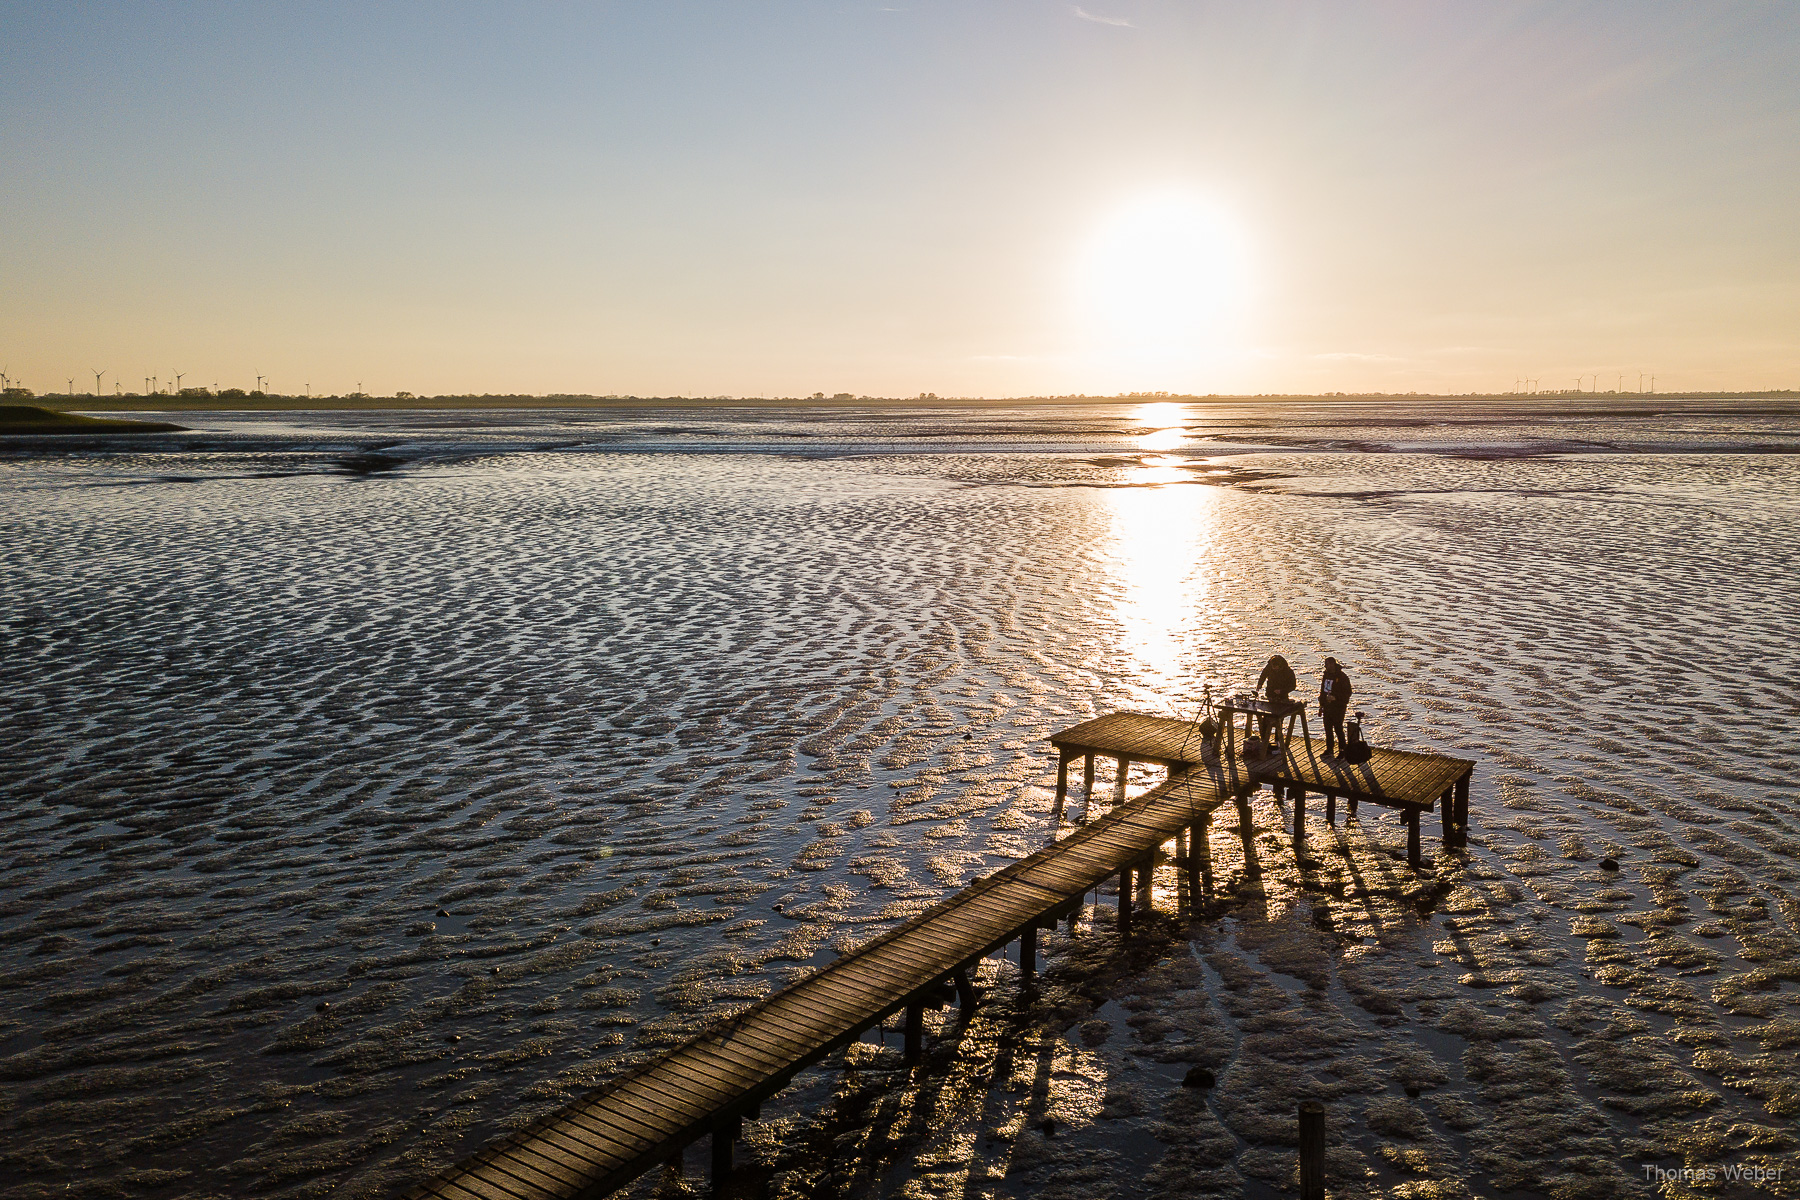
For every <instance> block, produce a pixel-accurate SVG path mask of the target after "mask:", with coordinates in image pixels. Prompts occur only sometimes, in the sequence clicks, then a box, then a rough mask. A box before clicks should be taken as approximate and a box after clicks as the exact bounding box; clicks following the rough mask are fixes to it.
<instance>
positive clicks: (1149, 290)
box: [1078, 194, 1249, 350]
mask: <svg viewBox="0 0 1800 1200" xmlns="http://www.w3.org/2000/svg"><path fill="white" fill-rule="evenodd" d="M1248 273H1249V272H1248V253H1247V247H1246V245H1245V239H1244V236H1243V232H1242V230H1241V229H1240V228H1239V227H1238V225H1237V223H1236V222H1235V221H1234V220H1233V219H1232V217H1231V215H1230V214H1229V213H1228V212H1226V211H1225V210H1224V209H1222V208H1220V207H1218V206H1217V205H1214V204H1211V203H1208V202H1206V201H1203V200H1201V199H1199V198H1197V197H1194V196H1188V195H1171V194H1165V195H1156V196H1146V197H1142V198H1140V199H1138V200H1136V201H1134V202H1132V203H1130V204H1127V205H1125V206H1124V207H1123V208H1121V209H1119V210H1118V211H1116V212H1115V213H1113V214H1112V216H1111V217H1109V218H1108V219H1107V220H1106V221H1105V222H1104V223H1103V224H1102V225H1101V227H1100V229H1099V230H1098V232H1097V233H1096V234H1095V235H1094V237H1093V239H1092V240H1091V242H1090V243H1089V244H1088V246H1087V248H1086V252H1085V254H1084V255H1083V256H1082V260H1081V270H1080V272H1079V276H1080V278H1079V285H1078V286H1079V288H1080V292H1081V298H1082V302H1083V306H1084V307H1085V308H1086V309H1087V310H1088V312H1089V316H1090V319H1091V320H1092V321H1093V322H1094V323H1095V324H1096V325H1098V326H1099V327H1100V331H1101V332H1103V333H1105V334H1106V335H1108V336H1110V337H1111V338H1113V339H1116V340H1119V341H1123V342H1126V343H1129V344H1136V345H1143V346H1149V347H1161V348H1167V349H1170V350H1177V349H1181V348H1184V347H1199V346H1203V345H1207V344H1211V343H1215V342H1216V341H1217V340H1218V338H1219V337H1220V336H1221V334H1222V333H1223V332H1224V331H1225V330H1226V329H1227V328H1228V327H1229V326H1231V325H1232V324H1233V323H1234V322H1235V319H1236V318H1237V316H1238V315H1239V313H1240V311H1241V310H1242V308H1243V305H1244V299H1245V292H1246V284H1247V280H1248Z"/></svg>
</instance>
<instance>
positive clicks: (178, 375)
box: [169, 371, 187, 396]
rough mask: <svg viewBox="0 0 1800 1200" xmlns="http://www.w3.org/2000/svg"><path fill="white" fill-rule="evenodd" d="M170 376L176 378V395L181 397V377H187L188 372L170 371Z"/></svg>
mask: <svg viewBox="0 0 1800 1200" xmlns="http://www.w3.org/2000/svg"><path fill="white" fill-rule="evenodd" d="M169 374H171V375H173V376H175V394H176V395H177V396H179V395H181V377H182V376H183V375H186V374H187V372H186V371H170V372H169Z"/></svg>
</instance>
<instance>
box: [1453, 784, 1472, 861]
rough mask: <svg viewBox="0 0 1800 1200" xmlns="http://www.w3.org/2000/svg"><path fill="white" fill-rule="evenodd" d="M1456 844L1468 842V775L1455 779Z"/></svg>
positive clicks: (1463, 844)
mask: <svg viewBox="0 0 1800 1200" xmlns="http://www.w3.org/2000/svg"><path fill="white" fill-rule="evenodd" d="M1456 844H1457V845H1458V846H1467V845H1468V844H1469V776H1468V775H1464V776H1463V777H1462V778H1461V779H1459V780H1457V781H1456Z"/></svg>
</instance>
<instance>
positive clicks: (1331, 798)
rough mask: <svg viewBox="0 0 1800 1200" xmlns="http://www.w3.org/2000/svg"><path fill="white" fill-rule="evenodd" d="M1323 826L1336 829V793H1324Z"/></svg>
mask: <svg viewBox="0 0 1800 1200" xmlns="http://www.w3.org/2000/svg"><path fill="white" fill-rule="evenodd" d="M1325 824H1326V825H1327V826H1328V827H1329V828H1332V829H1336V828H1337V793H1336V792H1326V793H1325Z"/></svg>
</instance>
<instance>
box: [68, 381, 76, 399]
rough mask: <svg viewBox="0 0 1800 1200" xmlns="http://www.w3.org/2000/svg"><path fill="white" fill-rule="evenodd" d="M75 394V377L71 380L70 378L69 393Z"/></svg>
mask: <svg viewBox="0 0 1800 1200" xmlns="http://www.w3.org/2000/svg"><path fill="white" fill-rule="evenodd" d="M74 394H75V381H74V380H73V379H71V380H69V395H71V396H73V395H74Z"/></svg>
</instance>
